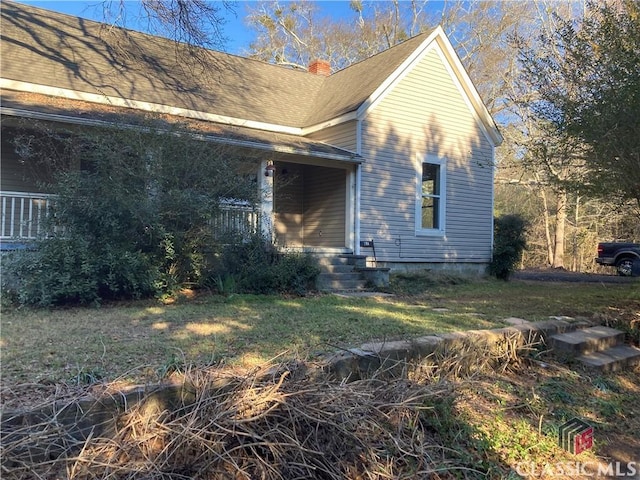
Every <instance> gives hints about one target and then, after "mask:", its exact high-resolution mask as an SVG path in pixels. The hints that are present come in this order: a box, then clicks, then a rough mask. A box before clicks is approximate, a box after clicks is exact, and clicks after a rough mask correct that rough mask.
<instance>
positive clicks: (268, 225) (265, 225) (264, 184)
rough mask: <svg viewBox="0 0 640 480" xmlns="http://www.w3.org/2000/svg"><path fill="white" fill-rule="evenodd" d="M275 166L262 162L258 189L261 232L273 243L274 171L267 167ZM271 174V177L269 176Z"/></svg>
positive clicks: (265, 161)
mask: <svg viewBox="0 0 640 480" xmlns="http://www.w3.org/2000/svg"><path fill="white" fill-rule="evenodd" d="M269 165H273V162H272V161H271V160H262V161H261V162H260V171H258V188H259V189H260V192H259V193H260V200H261V201H260V232H261V233H262V235H264V237H265V238H266V239H268V240H269V241H271V243H273V241H274V236H273V232H274V228H273V170H271V171H269V170H268V169H267V167H268V166H269ZM267 173H269V174H270V175H267Z"/></svg>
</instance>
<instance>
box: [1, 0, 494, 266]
mask: <svg viewBox="0 0 640 480" xmlns="http://www.w3.org/2000/svg"><path fill="white" fill-rule="evenodd" d="M1 9H2V31H3V39H2V59H3V62H2V69H1V71H0V88H1V89H2V97H1V98H2V112H1V113H2V130H3V132H2V133H3V135H2V137H3V145H2V148H3V151H2V153H3V162H2V177H1V181H2V182H1V185H0V189H1V194H2V222H3V223H2V231H1V232H0V233H1V236H2V241H3V242H5V243H7V242H9V241H12V240H15V239H19V238H33V236H35V235H36V234H37V231H36V229H35V228H36V226H37V225H36V224H37V215H41V213H37V214H34V213H33V212H35V211H36V210H34V208H42V205H43V204H42V202H40V201H39V200H38V199H42V198H46V196H44V194H45V193H46V192H39V191H38V190H37V188H36V187H35V185H34V183H33V182H31V183H30V182H29V180H28V179H26V180H25V176H24V174H22V173H21V164H20V162H19V161H18V160H17V157H16V155H15V154H14V152H12V151H11V148H12V147H11V143H10V138H11V136H12V132H13V128H14V127H15V124H16V121H17V120H18V119H24V118H27V119H39V120H43V121H47V122H52V123H61V124H73V125H77V126H80V127H86V128H91V127H92V126H96V125H108V124H109V123H110V122H111V121H112V117H111V116H112V115H115V114H120V115H122V114H123V113H124V114H125V115H128V116H129V117H130V118H131V119H132V120H131V122H132V125H134V124H135V120H134V118H135V115H136V112H138V113H141V112H142V113H153V114H157V115H162V116H163V118H165V119H167V120H168V121H171V119H175V120H176V122H177V121H180V122H182V121H185V120H186V121H188V122H190V124H191V126H193V127H194V128H195V129H196V130H197V131H199V132H200V134H201V135H200V136H201V139H202V140H206V141H213V142H219V143H224V144H227V145H231V146H234V147H237V148H239V149H245V150H247V151H249V150H250V151H251V152H253V154H254V156H255V155H257V156H258V158H259V159H260V160H259V162H258V163H257V164H256V165H255V171H256V176H257V178H258V179H259V182H258V183H259V188H261V190H262V191H263V192H264V195H263V201H262V203H261V206H260V209H261V216H260V218H261V225H262V228H263V229H264V230H265V231H267V232H268V233H269V234H270V235H272V237H273V240H274V242H275V244H276V245H278V246H279V247H281V248H289V249H300V250H306V251H317V252H318V251H319V252H336V253H353V254H356V255H358V254H360V255H367V256H370V257H373V255H374V250H375V259H376V261H377V265H378V266H386V267H390V268H391V269H392V270H406V269H414V268H445V269H457V270H474V271H482V270H483V269H484V267H485V266H486V265H487V263H488V262H489V261H490V260H491V251H492V242H493V238H492V232H493V161H494V148H495V147H496V146H497V145H499V144H500V142H501V140H502V138H501V136H500V133H499V132H498V130H497V128H496V125H495V123H494V122H493V120H492V119H491V117H490V115H489V113H488V112H487V110H486V108H485V107H484V105H483V103H482V101H481V100H480V98H479V96H478V94H477V92H476V90H475V88H474V87H473V85H472V83H471V81H470V79H469V77H468V76H467V74H466V72H465V71H464V68H463V67H462V65H461V63H460V61H459V59H458V57H457V56H456V54H455V52H454V51H453V48H452V47H451V44H450V43H449V41H448V39H447V38H446V36H445V34H444V32H443V31H442V29H441V28H436V29H434V30H433V31H431V32H428V33H425V34H422V35H419V36H417V37H414V38H412V39H409V40H407V41H406V42H403V43H402V44H400V45H398V46H396V47H393V48H391V49H389V50H387V51H385V52H382V53H380V54H378V55H375V56H373V57H371V58H370V59H367V60H364V61H362V62H359V63H357V64H354V65H352V66H350V67H348V68H346V69H344V70H341V71H338V72H335V73H333V74H330V75H322V74H314V73H311V72H302V71H294V70H291V69H287V68H283V67H280V66H274V65H269V64H265V63H262V62H258V61H255V60H250V59H246V58H242V57H236V56H232V55H227V54H224V53H220V52H212V51H201V53H202V54H203V55H202V57H201V58H200V59H199V62H200V63H199V64H198V65H199V68H202V69H203V72H204V73H203V74H202V75H200V76H198V75H188V72H187V71H186V70H185V69H180V68H175V65H174V63H175V61H176V57H175V55H172V53H171V52H174V49H175V44H173V43H172V42H171V41H169V40H166V39H161V38H158V37H152V36H149V35H144V34H140V33H137V32H130V31H116V32H115V33H110V34H109V35H111V36H108V35H106V34H105V33H104V32H105V31H106V30H104V29H102V28H101V24H99V23H96V22H90V21H87V20H82V19H78V18H75V17H70V16H66V15H61V14H58V13H54V12H50V11H47V10H42V9H37V8H34V7H30V6H26V5H22V4H18V3H12V2H3V3H2V6H1ZM114 35H115V36H114ZM113 45H119V46H120V47H121V49H120V50H119V49H118V48H114V47H113ZM124 47H126V48H124ZM124 50H126V51H127V54H126V55H123V54H122V53H121V52H122V51H124ZM167 52H169V53H167ZM203 58H204V59H205V60H203ZM149 59H152V60H153V61H149ZM320 67H321V68H320V70H322V67H323V65H322V64H320ZM314 70H315V67H314ZM125 118H127V117H125ZM119 122H122V120H119ZM120 126H121V125H120ZM266 174H268V175H266ZM283 179H287V181H286V182H285V181H283ZM16 199H18V203H16ZM20 202H22V203H20ZM25 202H26V203H25ZM16 205H17V206H16ZM20 205H22V207H20ZM25 205H26V207H25ZM34 206H35V207H34ZM38 206H40V207H38ZM29 211H31V214H30V215H31V216H29V214H28V212H29ZM25 212H27V213H25ZM24 226H30V227H31V230H29V231H28V232H27V230H25V229H24V228H22V227H24ZM18 227H20V228H18Z"/></svg>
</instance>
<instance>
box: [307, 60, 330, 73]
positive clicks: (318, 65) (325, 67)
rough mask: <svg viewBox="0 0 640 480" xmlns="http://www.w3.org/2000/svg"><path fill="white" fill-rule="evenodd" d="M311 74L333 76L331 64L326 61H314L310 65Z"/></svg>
mask: <svg viewBox="0 0 640 480" xmlns="http://www.w3.org/2000/svg"><path fill="white" fill-rule="evenodd" d="M309 72H310V73H314V74H316V75H324V76H325V77H328V76H329V75H331V64H330V63H329V62H328V61H326V60H319V59H318V60H314V61H313V62H311V63H310V64H309Z"/></svg>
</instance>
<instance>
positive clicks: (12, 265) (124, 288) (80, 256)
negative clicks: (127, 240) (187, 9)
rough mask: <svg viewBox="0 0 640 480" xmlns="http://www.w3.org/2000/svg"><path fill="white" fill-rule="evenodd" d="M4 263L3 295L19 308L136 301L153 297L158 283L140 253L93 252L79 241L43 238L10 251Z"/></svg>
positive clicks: (93, 249) (112, 249)
mask: <svg viewBox="0 0 640 480" xmlns="http://www.w3.org/2000/svg"><path fill="white" fill-rule="evenodd" d="M3 263H4V265H3V270H4V272H3V279H2V283H3V293H5V292H6V293H9V294H10V295H11V296H12V297H13V298H14V299H15V300H16V301H17V302H18V303H20V304H24V305H34V306H39V307H49V306H54V305H63V304H76V303H77V304H97V303H99V302H100V300H103V299H121V298H141V297H146V296H150V295H153V294H154V293H155V292H156V289H157V285H158V283H157V280H158V278H157V275H156V274H154V270H153V269H152V268H151V266H150V265H149V262H148V260H147V259H146V258H145V256H144V255H143V254H142V253H140V252H137V253H136V252H130V251H126V250H118V249H114V248H112V247H110V246H109V245H105V246H103V247H102V248H100V249H96V247H95V245H92V244H90V243H89V242H88V241H87V240H86V239H83V238H79V237H73V238H51V239H47V240H46V241H43V242H40V243H38V244H37V247H36V248H35V249H34V250H21V251H16V252H12V253H11V254H9V255H7V256H6V258H5V261H4V262H3Z"/></svg>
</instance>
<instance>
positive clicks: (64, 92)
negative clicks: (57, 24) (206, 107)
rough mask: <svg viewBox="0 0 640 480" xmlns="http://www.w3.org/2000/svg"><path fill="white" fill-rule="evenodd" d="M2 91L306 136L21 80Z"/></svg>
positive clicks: (3, 82) (0, 84) (1, 81)
mask: <svg viewBox="0 0 640 480" xmlns="http://www.w3.org/2000/svg"><path fill="white" fill-rule="evenodd" d="M0 88H1V89H6V90H16V91H18V92H28V93H39V94H42V95H49V96H52V97H60V98H67V99H69V100H81V101H84V102H90V103H98V104H102V105H109V106H116V107H125V108H133V109H135V110H141V111H144V112H152V113H164V114H167V115H174V116H178V117H185V118H192V119H195V120H205V121H208V122H215V123H221V124H224V125H233V126H236V127H247V128H254V129H257V130H267V131H269V132H276V133H287V134H290V135H301V134H302V129H301V128H298V127H288V126H285V125H277V124H273V123H264V122H256V121H253V120H245V119H242V118H235V117H227V116H225V115H217V114H214V113H208V112H202V111H200V110H190V109H187V108H179V107H172V106H170V105H162V104H160V103H152V102H143V101H140V100H132V99H128V98H121V97H112V96H109V95H98V94H95V93H87V92H79V91H77V90H69V89H66V88H57V87H50V86H48V85H38V84H35V83H28V82H21V81H18V80H10V79H6V78H0Z"/></svg>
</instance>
